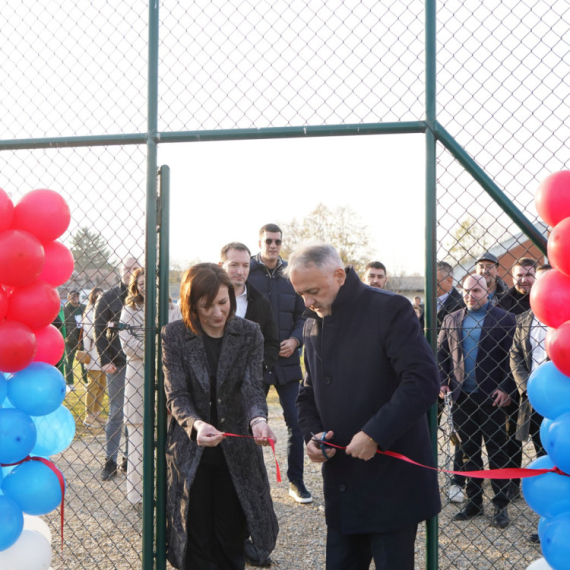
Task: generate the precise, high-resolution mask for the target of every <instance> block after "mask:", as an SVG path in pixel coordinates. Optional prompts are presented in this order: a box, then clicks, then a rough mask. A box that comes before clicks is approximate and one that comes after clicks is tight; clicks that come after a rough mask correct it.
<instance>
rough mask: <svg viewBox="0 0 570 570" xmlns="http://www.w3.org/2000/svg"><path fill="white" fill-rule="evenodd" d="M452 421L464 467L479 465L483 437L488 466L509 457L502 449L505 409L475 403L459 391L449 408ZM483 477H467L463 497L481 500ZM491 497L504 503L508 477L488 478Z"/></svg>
mask: <svg viewBox="0 0 570 570" xmlns="http://www.w3.org/2000/svg"><path fill="white" fill-rule="evenodd" d="M453 422H454V423H455V427H456V429H457V431H458V433H459V437H460V438H461V448H462V450H463V456H464V463H463V470H464V471H479V470H481V469H483V458H482V456H481V449H482V445H483V440H484V441H485V447H486V449H487V456H488V458H489V468H490V469H503V468H505V467H506V466H507V464H508V461H509V458H508V457H507V454H506V453H505V444H506V441H507V436H506V432H505V412H504V410H503V409H502V408H498V407H493V406H492V405H490V406H486V405H483V406H479V405H478V404H477V402H475V401H473V399H472V398H471V397H469V396H468V395H467V394H465V393H464V392H462V393H461V394H460V395H459V398H458V399H457V402H456V403H455V406H454V408H453ZM482 484H483V480H482V479H473V478H469V479H467V497H468V498H469V500H470V501H471V502H472V503H474V504H476V505H481V504H482V503H483V488H482ZM491 484H492V487H493V492H494V495H495V496H494V497H493V503H494V504H495V505H496V506H498V507H501V508H503V507H506V506H507V505H508V504H509V500H508V498H507V495H506V488H507V485H508V484H509V481H508V480H506V479H505V480H502V479H501V480H499V479H493V480H492V481H491Z"/></svg>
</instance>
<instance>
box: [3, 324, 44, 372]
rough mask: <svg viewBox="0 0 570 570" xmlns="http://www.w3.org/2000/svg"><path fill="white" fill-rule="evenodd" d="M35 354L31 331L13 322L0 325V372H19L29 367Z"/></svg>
mask: <svg viewBox="0 0 570 570" xmlns="http://www.w3.org/2000/svg"><path fill="white" fill-rule="evenodd" d="M35 354H36V337H35V336H34V333H33V332H32V329H31V328H30V327H28V326H26V325H24V324H22V323H18V322H15V321H4V322H2V323H0V370H1V371H2V372H19V371H20V370H23V369H24V368H26V367H27V366H29V365H30V364H31V363H32V361H33V359H34V355H35Z"/></svg>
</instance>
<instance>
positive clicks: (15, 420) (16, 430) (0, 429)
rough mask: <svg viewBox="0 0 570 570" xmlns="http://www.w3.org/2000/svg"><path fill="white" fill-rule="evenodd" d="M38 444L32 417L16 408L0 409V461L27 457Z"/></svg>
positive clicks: (11, 460) (14, 461)
mask: <svg viewBox="0 0 570 570" xmlns="http://www.w3.org/2000/svg"><path fill="white" fill-rule="evenodd" d="M35 444H36V426H35V425H34V422H33V421H32V418H31V417H30V416H29V415H28V414H26V413H24V412H22V411H21V410H16V409H14V408H7V409H6V408H2V409H1V410H0V463H16V462H18V461H21V460H22V459H24V458H25V457H27V456H28V455H29V454H30V452H31V451H32V449H33V448H34V445H35Z"/></svg>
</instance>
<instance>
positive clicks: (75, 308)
mask: <svg viewBox="0 0 570 570" xmlns="http://www.w3.org/2000/svg"><path fill="white" fill-rule="evenodd" d="M84 310H85V305H84V304H83V303H80V302H79V291H70V292H69V294H68V295H67V303H66V304H65V307H63V319H64V321H63V324H64V326H65V331H66V334H65V353H66V358H67V370H66V373H65V382H66V384H67V386H68V387H70V389H72V388H71V386H73V385H74V380H75V374H74V372H73V361H74V360H75V353H76V352H77V350H81V349H82V348H83V342H82V335H81V333H82V330H83V329H82V328H81V319H82V318H83V311H84ZM79 364H80V366H81V379H82V380H83V382H85V383H87V374H86V372H85V366H84V365H83V363H81V362H80V363H79Z"/></svg>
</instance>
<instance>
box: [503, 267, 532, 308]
mask: <svg viewBox="0 0 570 570" xmlns="http://www.w3.org/2000/svg"><path fill="white" fill-rule="evenodd" d="M536 266H537V261H536V259H532V258H530V257H521V258H520V259H519V260H518V261H517V262H516V263H515V264H514V265H513V268H512V269H511V274H512V276H513V283H514V286H513V287H511V288H510V289H509V290H508V291H507V292H506V293H505V294H504V295H503V297H501V299H500V300H499V303H498V305H499V307H501V309H503V310H504V311H508V312H509V313H513V314H515V315H522V313H524V312H525V311H528V310H529V309H530V290H531V289H532V286H533V285H534V281H535V279H536Z"/></svg>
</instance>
